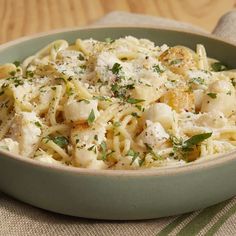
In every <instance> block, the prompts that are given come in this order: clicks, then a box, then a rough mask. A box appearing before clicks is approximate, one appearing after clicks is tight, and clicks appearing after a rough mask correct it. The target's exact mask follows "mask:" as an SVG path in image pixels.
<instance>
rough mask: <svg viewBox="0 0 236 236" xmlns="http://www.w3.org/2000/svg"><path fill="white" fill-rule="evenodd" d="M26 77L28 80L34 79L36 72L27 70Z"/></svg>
mask: <svg viewBox="0 0 236 236" xmlns="http://www.w3.org/2000/svg"><path fill="white" fill-rule="evenodd" d="M25 75H26V77H27V78H29V77H30V78H32V77H33V76H34V72H33V71H31V70H27V71H26V72H25Z"/></svg>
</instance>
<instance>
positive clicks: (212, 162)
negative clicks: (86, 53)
mask: <svg viewBox="0 0 236 236" xmlns="http://www.w3.org/2000/svg"><path fill="white" fill-rule="evenodd" d="M119 28H120V29H122V28H133V29H135V28H136V29H147V30H148V29H152V30H163V31H172V32H176V33H187V34H191V35H193V36H201V37H205V38H210V39H212V40H216V41H219V42H220V43H226V44H229V45H231V46H233V47H236V44H234V43H233V42H231V41H229V40H227V39H222V38H220V37H218V36H215V35H212V34H207V33H204V32H196V31H191V30H187V29H179V28H176V27H159V26H158V27H154V26H149V25H143V26H136V25H121V24H117V25H96V26H85V27H71V28H61V29H56V30H50V31H46V32H41V33H36V34H33V35H30V36H24V37H20V38H18V39H15V40H12V41H9V42H6V43H3V44H1V45H0V53H1V51H2V50H4V49H6V48H8V47H11V46H14V45H17V44H19V43H21V42H25V41H29V40H32V39H37V38H43V37H46V36H49V35H54V34H59V33H67V32H73V31H81V30H82V31H83V30H93V29H119ZM4 157H6V158H8V157H10V158H11V160H12V161H16V162H20V163H21V164H26V165H30V166H34V167H38V168H46V169H49V170H52V171H60V172H69V173H74V174H82V175H92V176H120V177H121V176H130V177H132V176H136V177H137V176H140V177H141V176H142V177H143V176H167V175H176V174H184V173H189V172H193V171H200V170H202V169H206V168H207V169H209V168H214V167H218V166H219V165H223V164H227V163H228V162H231V161H233V160H235V159H236V150H235V151H231V152H228V153H226V154H221V155H217V156H216V157H214V158H209V159H207V160H201V161H195V162H192V163H187V164H184V165H179V166H166V167H157V168H151V169H135V170H111V169H105V170H97V169H86V168H80V167H73V166H63V165H49V164H47V163H43V162H39V161H36V160H34V159H31V158H24V157H22V156H20V155H16V154H12V153H10V152H8V151H4V150H0V158H4Z"/></svg>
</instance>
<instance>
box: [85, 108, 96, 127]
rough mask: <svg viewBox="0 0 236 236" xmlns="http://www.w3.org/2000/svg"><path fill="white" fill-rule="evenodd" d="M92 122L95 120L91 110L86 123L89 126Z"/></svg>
mask: <svg viewBox="0 0 236 236" xmlns="http://www.w3.org/2000/svg"><path fill="white" fill-rule="evenodd" d="M94 120H95V114H94V110H93V109H92V110H91V112H90V114H89V117H88V119H87V122H88V124H89V125H91V124H92V123H93V122H94Z"/></svg>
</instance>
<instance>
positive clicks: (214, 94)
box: [207, 93, 217, 99]
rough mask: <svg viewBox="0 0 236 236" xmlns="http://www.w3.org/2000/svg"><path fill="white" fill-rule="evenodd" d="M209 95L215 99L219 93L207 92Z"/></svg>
mask: <svg viewBox="0 0 236 236" xmlns="http://www.w3.org/2000/svg"><path fill="white" fill-rule="evenodd" d="M207 95H208V96H209V97H210V98H213V99H215V98H216V97H217V94H216V93H207Z"/></svg>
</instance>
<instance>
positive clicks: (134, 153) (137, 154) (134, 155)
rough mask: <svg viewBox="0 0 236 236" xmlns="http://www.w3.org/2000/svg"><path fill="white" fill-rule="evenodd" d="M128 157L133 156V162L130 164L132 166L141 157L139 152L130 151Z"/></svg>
mask: <svg viewBox="0 0 236 236" xmlns="http://www.w3.org/2000/svg"><path fill="white" fill-rule="evenodd" d="M126 156H131V157H132V161H131V162H130V165H132V164H133V163H134V161H135V160H136V159H137V157H138V156H139V152H135V151H134V150H132V149H130V150H129V151H128V152H127V154H126Z"/></svg>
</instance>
